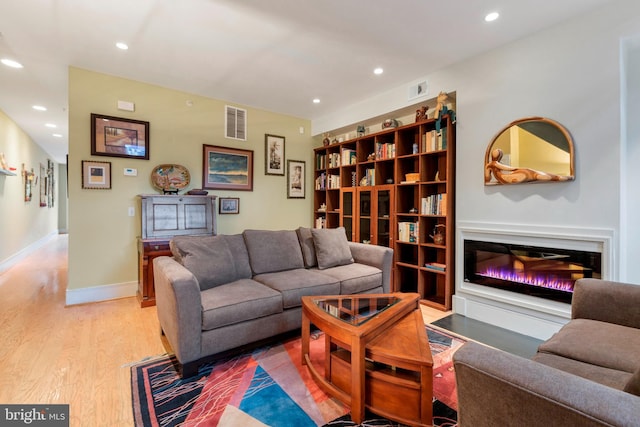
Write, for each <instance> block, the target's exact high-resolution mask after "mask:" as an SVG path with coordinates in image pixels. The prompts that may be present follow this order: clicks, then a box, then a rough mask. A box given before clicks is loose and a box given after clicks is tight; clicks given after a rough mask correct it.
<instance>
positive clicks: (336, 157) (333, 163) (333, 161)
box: [329, 153, 340, 168]
mask: <svg viewBox="0 0 640 427" xmlns="http://www.w3.org/2000/svg"><path fill="white" fill-rule="evenodd" d="M329 167H330V168H339V167H340V153H330V154H329Z"/></svg>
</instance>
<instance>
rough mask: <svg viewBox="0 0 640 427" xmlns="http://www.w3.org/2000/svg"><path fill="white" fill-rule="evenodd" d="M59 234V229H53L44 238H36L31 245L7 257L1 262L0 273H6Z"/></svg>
mask: <svg viewBox="0 0 640 427" xmlns="http://www.w3.org/2000/svg"><path fill="white" fill-rule="evenodd" d="M57 235H58V231H57V230H55V231H52V232H51V233H49V234H47V235H46V236H44V237H43V238H41V239H39V240H36V241H35V242H33V243H32V244H30V245H29V246H27V247H25V248H22V249H21V250H19V251H18V252H16V253H15V254H13V255H11V256H10V257H9V258H7V259H5V260H3V261H2V262H0V274H2V273H4V272H5V271H7V270H8V269H10V268H11V267H13V266H14V265H16V264H17V263H19V262H20V261H22V260H23V259H25V258H26V257H27V256H29V255H31V254H32V253H33V252H35V251H36V250H38V249H40V248H41V247H42V246H44V245H45V244H46V243H47V242H48V241H49V240H51V239H52V238H54V237H55V236H57Z"/></svg>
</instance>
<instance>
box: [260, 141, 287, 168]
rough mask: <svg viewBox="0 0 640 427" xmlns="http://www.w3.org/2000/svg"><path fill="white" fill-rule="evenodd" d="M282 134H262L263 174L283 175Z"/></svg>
mask: <svg viewBox="0 0 640 427" xmlns="http://www.w3.org/2000/svg"><path fill="white" fill-rule="evenodd" d="M284 143H285V138H284V136H278V135H270V134H267V133H266V134H264V174H265V175H281V176H284V148H285V146H284Z"/></svg>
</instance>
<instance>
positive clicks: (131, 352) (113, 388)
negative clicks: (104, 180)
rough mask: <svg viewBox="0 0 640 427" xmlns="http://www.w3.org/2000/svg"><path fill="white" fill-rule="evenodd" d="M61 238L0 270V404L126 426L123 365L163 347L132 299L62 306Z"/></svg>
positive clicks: (149, 315) (153, 322)
mask: <svg viewBox="0 0 640 427" xmlns="http://www.w3.org/2000/svg"><path fill="white" fill-rule="evenodd" d="M67 251H68V236H67V235H58V236H56V237H54V238H52V239H51V240H50V241H48V242H47V243H46V244H45V245H44V246H43V247H41V248H40V249H38V250H37V251H35V252H34V253H32V254H31V255H29V256H28V257H26V258H25V259H23V260H21V261H20V262H18V263H17V264H16V265H14V266H12V267H11V268H9V269H8V270H7V271H5V272H4V273H2V274H0V360H2V361H3V363H2V365H1V366H0V402H1V403H3V404H47V403H51V404H54V403H55V404H70V417H71V423H70V425H71V426H130V425H133V417H132V413H131V387H130V373H129V368H128V366H126V365H127V364H130V363H132V362H136V361H139V360H141V359H143V358H145V357H148V356H154V355H158V354H162V353H164V352H165V349H164V347H163V346H162V343H161V341H160V336H159V329H160V328H159V325H158V319H157V316H156V309H155V307H149V308H144V309H141V308H140V306H139V304H138V302H137V300H136V298H135V297H131V298H123V299H118V300H112V301H106V302H100V303H93V304H83V305H76V306H70V307H65V292H66V284H67Z"/></svg>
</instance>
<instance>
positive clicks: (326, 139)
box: [322, 132, 331, 147]
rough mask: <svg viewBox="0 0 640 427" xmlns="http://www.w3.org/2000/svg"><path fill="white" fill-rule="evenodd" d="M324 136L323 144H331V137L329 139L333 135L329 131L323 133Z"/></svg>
mask: <svg viewBox="0 0 640 427" xmlns="http://www.w3.org/2000/svg"><path fill="white" fill-rule="evenodd" d="M322 136H323V137H324V139H323V140H322V145H324V146H325V147H326V146H328V145H329V144H331V139H329V137H330V136H331V135H330V134H329V133H328V132H327V133H323V134H322Z"/></svg>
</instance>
